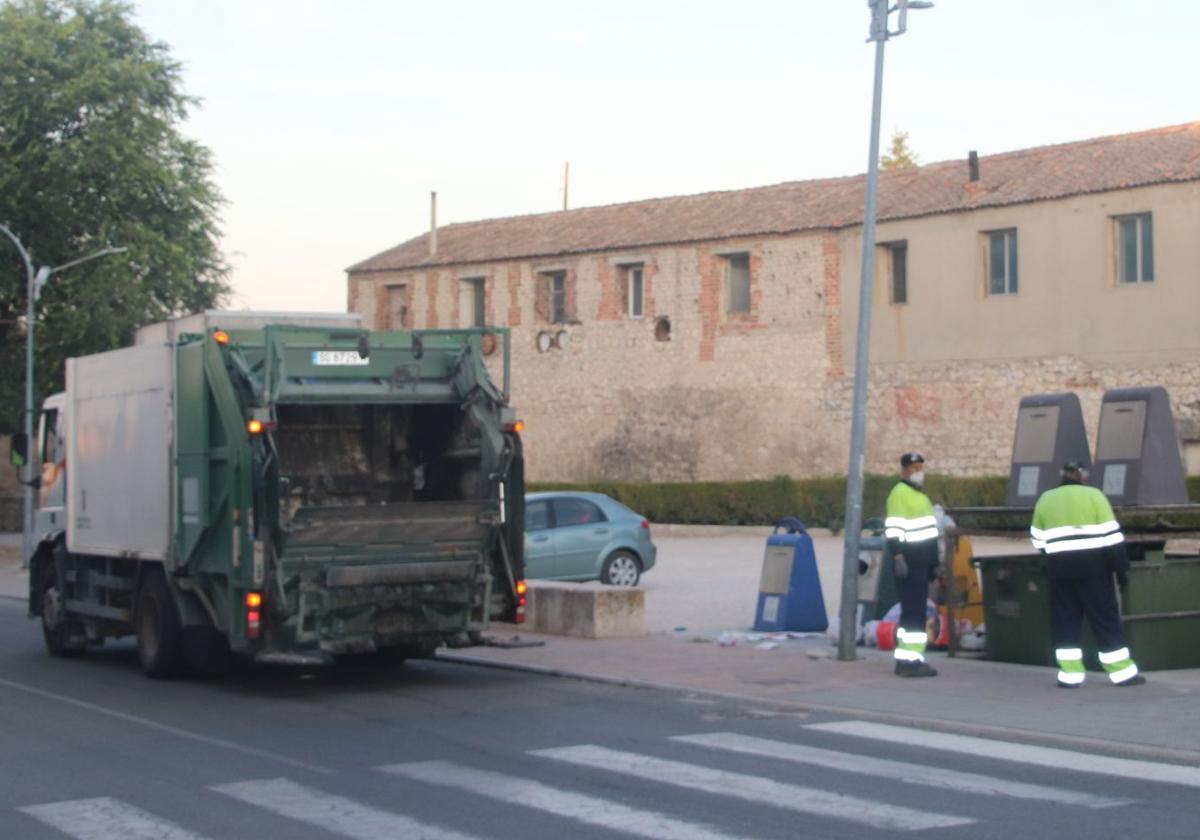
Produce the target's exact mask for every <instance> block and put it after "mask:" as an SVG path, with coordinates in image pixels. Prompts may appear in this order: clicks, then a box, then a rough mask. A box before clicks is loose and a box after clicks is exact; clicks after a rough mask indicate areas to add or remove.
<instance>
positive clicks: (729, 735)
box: [672, 732, 1129, 808]
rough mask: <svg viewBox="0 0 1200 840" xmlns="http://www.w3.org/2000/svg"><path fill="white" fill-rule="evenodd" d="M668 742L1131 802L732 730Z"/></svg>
mask: <svg viewBox="0 0 1200 840" xmlns="http://www.w3.org/2000/svg"><path fill="white" fill-rule="evenodd" d="M672 740H675V741H682V742H684V743H688V744H696V745H698V746H702V747H711V748H713V749H718V750H728V751H730V752H736V753H743V754H746V755H755V756H760V757H763V758H777V759H781V760H783V761H792V762H796V763H799V764H812V765H815V766H817V767H826V768H829V769H831V770H842V771H844V772H847V773H859V774H862V775H867V776H881V777H883V778H885V779H890V780H892V781H896V782H904V783H906V784H912V785H925V786H927V787H935V788H941V789H943V790H954V791H960V792H963V793H978V794H983V795H985V796H1011V797H1015V798H1017V799H1035V800H1041V801H1044V802H1053V803H1056V804H1059V805H1079V806H1083V807H1086V808H1111V807H1113V806H1116V805H1127V804H1129V800H1127V799H1110V798H1108V797H1104V796H1095V795H1093V794H1090V793H1081V792H1079V791H1074V790H1064V789H1062V788H1055V787H1045V786H1043V785H1031V784H1026V783H1024V782H1012V781H1009V780H1007V779H997V778H995V777H993V776H983V775H979V774H976V773H963V772H959V771H956V770H947V769H945V768H942V767H930V766H927V765H923V764H911V763H909V762H905V761H891V760H889V759H884V758H873V757H870V756H864V755H855V754H854V753H845V752H840V751H836V750H825V749H820V748H818V747H809V746H804V745H802V744H792V743H788V742H786V741H769V740H767V739H765V738H755V737H752V736H749V735H738V734H736V733H733V732H713V733H710V734H705V735H680V736H678V737H676V738H674V739H672Z"/></svg>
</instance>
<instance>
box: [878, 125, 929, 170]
mask: <svg viewBox="0 0 1200 840" xmlns="http://www.w3.org/2000/svg"><path fill="white" fill-rule="evenodd" d="M920 165H921V159H920V158H919V157H917V154H916V153H915V152H914V151H913V150H912V149H910V148H908V132H907V131H901V130H900V129H896V130H895V131H893V132H892V145H891V148H889V149H888V150H887V152H885V153H884V154H883V155H882V156H881V157H880V158H879V166H880V168H882V169H910V168H912V167H914V166H920Z"/></svg>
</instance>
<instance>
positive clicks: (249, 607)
mask: <svg viewBox="0 0 1200 840" xmlns="http://www.w3.org/2000/svg"><path fill="white" fill-rule="evenodd" d="M262 600H263V598H262V593H261V592H247V593H246V638H247V639H257V638H258V637H259V634H260V633H261V632H262V612H261V608H262Z"/></svg>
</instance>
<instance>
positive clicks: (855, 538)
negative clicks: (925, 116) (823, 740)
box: [838, 0, 933, 660]
mask: <svg viewBox="0 0 1200 840" xmlns="http://www.w3.org/2000/svg"><path fill="white" fill-rule="evenodd" d="M867 5H868V6H869V7H870V9H871V34H870V36H869V37H868V38H867V41H868V42H871V41H874V42H875V90H874V96H873V98H872V103H871V142H870V146H871V151H870V156H869V157H868V159H867V198H866V207H865V209H864V214H863V254H862V276H861V278H860V282H859V291H858V340H857V344H856V346H855V351H854V408H853V413H852V416H851V421H850V464H849V467H848V469H847V471H846V518H845V529H846V542H845V554H844V555H843V557H842V603H841V609H840V610H839V612H838V659H841V660H852V659H855V658H856V655H857V654H856V642H857V635H858V552H859V538H860V537H861V535H862V521H863V500H862V497H863V469H864V455H863V450H864V448H865V441H866V432H867V380H868V378H869V373H870V355H871V304H872V298H873V296H874V295H873V294H872V292H873V290H874V286H875V283H874V279H875V194H876V187H877V184H878V182H879V115H880V111H881V110H882V107H883V45H884V44H885V43H886V42H887V39H888V38H889V37H893V36H895V35H900V34H903V33H904V32H905V30H906V29H907V28H908V10H909V9H928V8H930V7H931V6H933V3H929V2H923V1H922V0H897V2H896V5H895V6H893V7H891V8H888V0H867ZM892 12H899V13H900V14H899V19H898V21H897V22H898V24H899V25H898V27H897V29H896V31H894V32H889V31H888V17H889V15H891V13H892Z"/></svg>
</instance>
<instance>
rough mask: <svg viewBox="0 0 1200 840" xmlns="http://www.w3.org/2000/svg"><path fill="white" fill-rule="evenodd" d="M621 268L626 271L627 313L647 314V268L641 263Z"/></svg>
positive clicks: (634, 315)
mask: <svg viewBox="0 0 1200 840" xmlns="http://www.w3.org/2000/svg"><path fill="white" fill-rule="evenodd" d="M621 268H622V270H623V271H624V272H625V314H626V315H628V316H629V317H630V318H641V317H642V316H643V315H645V314H646V311H645V310H646V287H645V276H646V275H645V270H644V268H643V266H642V264H641V263H637V264H635V265H626V266H622V267H621Z"/></svg>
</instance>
